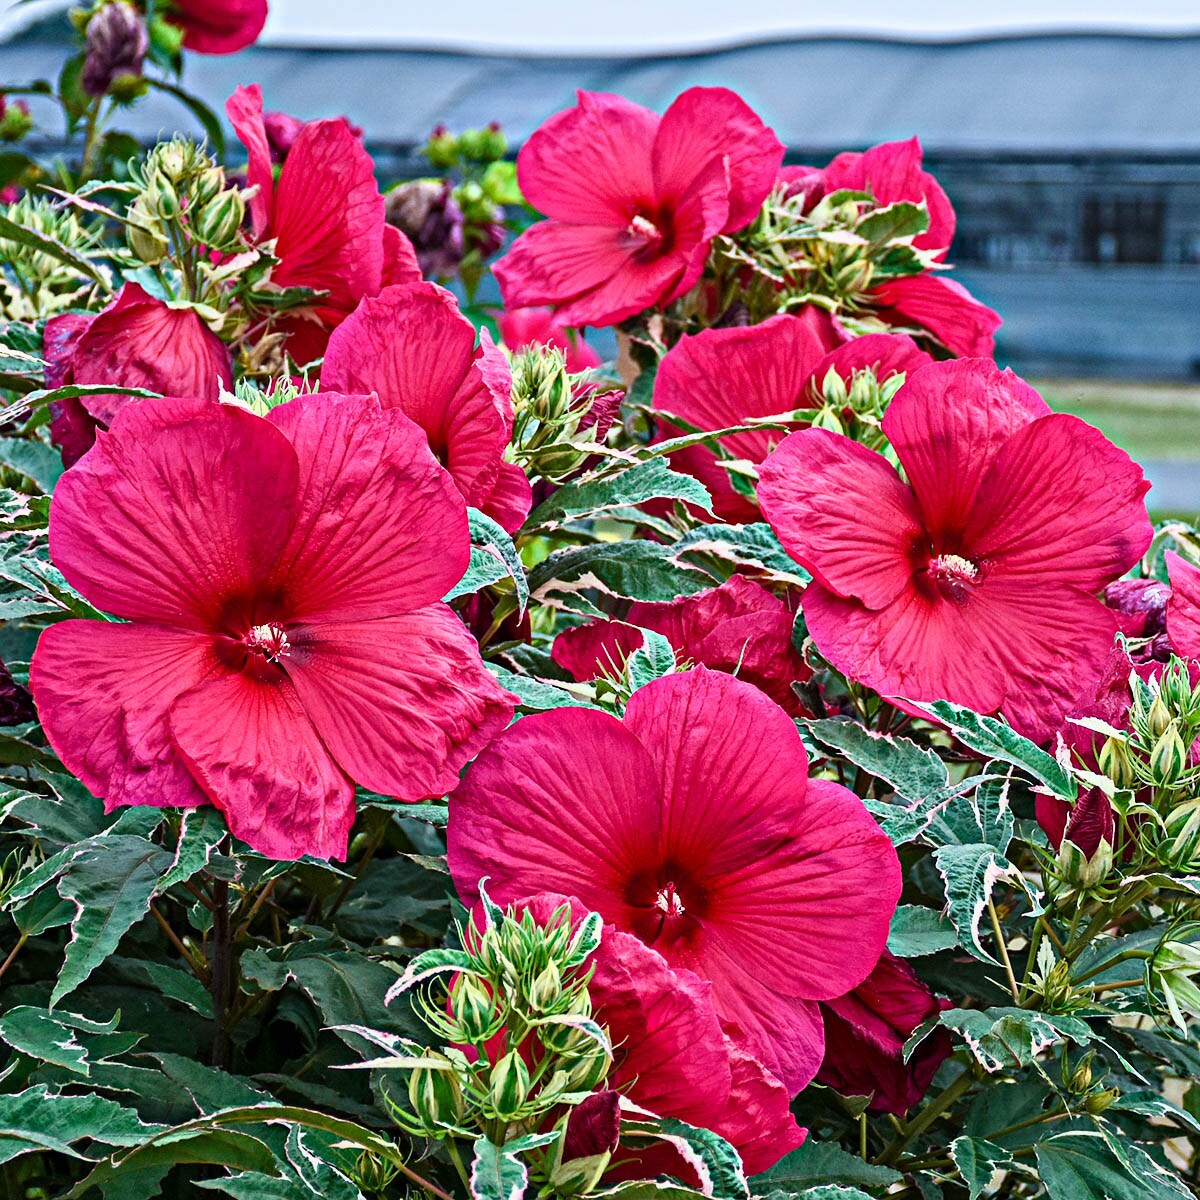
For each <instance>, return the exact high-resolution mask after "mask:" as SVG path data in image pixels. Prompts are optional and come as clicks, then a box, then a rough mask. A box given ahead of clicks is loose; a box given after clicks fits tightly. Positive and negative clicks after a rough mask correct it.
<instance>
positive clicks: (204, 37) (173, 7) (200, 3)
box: [165, 0, 267, 54]
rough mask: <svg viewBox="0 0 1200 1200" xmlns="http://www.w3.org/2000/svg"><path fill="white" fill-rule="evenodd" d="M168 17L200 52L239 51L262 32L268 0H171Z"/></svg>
mask: <svg viewBox="0 0 1200 1200" xmlns="http://www.w3.org/2000/svg"><path fill="white" fill-rule="evenodd" d="M165 7H166V9H167V12H166V18H167V20H168V21H170V22H171V24H172V25H177V26H178V27H179V28H180V29H182V30H183V44H184V45H185V46H186V47H187V48H188V49H189V50H193V51H195V52H196V53H197V54H236V53H237V51H239V50H244V49H245V48H246V47H247V46H249V45H251V44H252V43H253V42H254V41H255V39H257V37H258V35H259V34H260V33H262V28H263V25H265V24H266V20H267V0H169V4H168V5H166V6H165Z"/></svg>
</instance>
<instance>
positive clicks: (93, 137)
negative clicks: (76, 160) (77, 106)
mask: <svg viewBox="0 0 1200 1200" xmlns="http://www.w3.org/2000/svg"><path fill="white" fill-rule="evenodd" d="M103 101H104V97H103V96H97V97H96V98H95V99H94V100H93V101H92V102H91V104H90V105H89V106H88V115H87V125H86V126H85V127H84V132H83V160H82V161H81V162H80V164H79V179H78V181H77V182H78V183H86V182H87V180H88V179H89V178H90V176H91V174H92V169H93V167H95V165H96V162H95V159H96V150H97V149H98V147H99V145H100V140H99V138H100V105H101V104H102V103H103Z"/></svg>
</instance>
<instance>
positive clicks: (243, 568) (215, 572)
mask: <svg viewBox="0 0 1200 1200" xmlns="http://www.w3.org/2000/svg"><path fill="white" fill-rule="evenodd" d="M296 478H297V468H296V455H295V453H294V452H293V450H292V448H291V447H290V446H289V445H288V443H287V439H286V438H284V437H283V436H282V435H281V434H280V433H279V431H278V430H276V429H274V428H273V427H272V426H271V424H270V423H269V422H268V421H264V420H263V419H262V418H261V417H256V416H253V415H252V414H251V413H249V412H246V411H245V410H244V409H241V408H237V407H235V406H233V405H224V404H210V403H209V402H207V401H204V400H183V399H166V400H142V401H140V402H138V403H137V404H130V405H127V406H126V407H125V408H123V409H122V410H121V411H120V412H119V413H118V414H117V417H116V419H115V421H114V422H113V425H112V428H111V430H109V431H108V432H107V433H102V434H100V436H99V439H98V440H97V442H96V445H95V446H94V447H93V448H92V449H91V450H89V451H88V453H87V454H85V455H84V457H83V458H82V459H80V461H79V462H78V463H77V464H76V465H75V466H74V467H72V468H71V469H70V470H69V471H68V472H67V473H66V474H65V475H64V476H63V477H62V480H61V481H60V482H59V485H58V488H57V489H56V491H55V496H54V504H53V505H52V506H51V511H50V549H51V554H52V556H53V558H54V562H55V564H56V565H57V566H58V568H59V570H61V571H62V573H63V574H64V575H65V576H66V577H67V579H68V581H69V582H70V583H71V585H72V586H73V587H75V588H76V589H77V590H78V591H79V592H81V593H82V594H83V595H84V596H85V597H87V599H88V600H90V601H91V603H92V604H94V605H96V607H97V608H102V609H104V610H105V611H107V612H111V613H116V614H117V615H118V616H122V617H128V618H134V619H136V618H139V617H141V618H146V619H149V620H153V621H159V622H162V623H165V624H172V625H183V626H190V627H194V628H203V629H213V628H216V627H217V625H218V624H219V623H220V622H221V620H222V618H223V617H224V616H225V615H226V614H227V612H228V609H229V606H230V605H232V604H235V603H237V602H239V601H243V600H245V599H246V598H247V597H248V596H249V595H250V593H251V592H252V591H253V590H254V588H255V587H256V586H257V584H258V583H259V582H260V581H262V580H263V579H264V578H265V577H266V575H267V574H268V572H269V571H270V568H271V564H272V563H273V562H274V561H275V559H276V557H277V556H278V554H279V551H280V550H281V548H282V547H283V545H284V543H285V542H286V541H287V538H288V534H289V533H290V532H291V528H292V523H293V520H294V516H295V512H296Z"/></svg>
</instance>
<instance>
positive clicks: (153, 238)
mask: <svg viewBox="0 0 1200 1200" xmlns="http://www.w3.org/2000/svg"><path fill="white" fill-rule="evenodd" d="M126 215H127V216H128V218H129V221H130V224H128V225H126V226H125V240H126V241H127V242H128V243H129V248H130V250H132V251H133V252H134V254H135V255H137V257H138V258H139V259H141V261H142V262H144V263H145V264H146V265H147V266H151V267H152V266H154V265H155V264H156V263H160V262H162V260H163V259H164V258H165V257H166V255H167V249H168V245H169V244H168V242H167V236H166V234H165V233H163V232H162V229H161V226H160V225H159V223H158V221H157V219H156V218H155V217H154V216H152V215H151V214H150V213H149V212H148V211H147V210H146V206H145V204H144V203H143V200H142V197H140V196H139V197H138V198H137V199H136V200H135V201H134V202H133V203H132V204H131V205H130V206H129V211H128V213H127V214H126Z"/></svg>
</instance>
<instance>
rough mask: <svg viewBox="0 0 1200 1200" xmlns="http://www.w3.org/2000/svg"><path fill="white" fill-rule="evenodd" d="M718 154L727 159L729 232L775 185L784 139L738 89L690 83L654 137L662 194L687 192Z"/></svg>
mask: <svg viewBox="0 0 1200 1200" xmlns="http://www.w3.org/2000/svg"><path fill="white" fill-rule="evenodd" d="M715 158H719V159H723V160H724V162H725V164H726V165H725V170H726V178H727V180H728V184H727V187H728V190H729V214H728V217H727V218H726V221H725V225H724V231H725V232H727V233H728V232H730V231H732V230H735V229H741V228H742V226H743V225H747V224H749V223H750V221H751V220H752V219H753V218H754V217H755V216H756V215H757V213H758V210H759V209H760V208H761V207H762V203H763V201H764V200H765V199H766V198H767V195H768V193H769V192H770V191H771V189H772V188H773V187H774V186H775V181H776V178H777V177H778V174H779V167H780V164H781V163H782V162H783V143H782V142H780V140H779V139H778V138H777V137H776V136H775V134H774V132H773V131H772V130H771V129H769V128H767V126H766V125H764V124H763V122H762V120H761V118H760V117H759V116H758V114H757V113H755V112H754V110H753V109H752V108H751V107H750V106H749V105H748V104H747V103H746V102H745V101H744V100H743V99H742V98H741V97H740V96H739V95H737V93H736V92H731V91H730V90H729V89H728V88H719V87H692V88H688V90H687V91H686V92H684V93H683V94H682V95H680V96H679V97H678V98H677V99H676V100H675V101H674V102H673V103H672V105H671V107H670V108H668V109H667V111H666V112H665V113H664V114H663V118H662V122H661V124H660V125H659V127H658V132H657V134H656V135H655V138H654V150H653V161H654V179H655V184H656V189H657V191H658V193H659V194H660V195H662V196H682V195H685V194H686V193H687V192H688V190H689V189H690V187H691V186H692V185H693V184H694V182H695V180H696V178H697V176H698V175H700V173H701V172H702V171H703V170H704V169H705V168H706V167H707V166H708V164H709V163H711V162H712V160H713V159H715Z"/></svg>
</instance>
